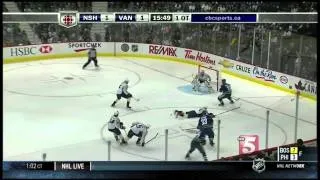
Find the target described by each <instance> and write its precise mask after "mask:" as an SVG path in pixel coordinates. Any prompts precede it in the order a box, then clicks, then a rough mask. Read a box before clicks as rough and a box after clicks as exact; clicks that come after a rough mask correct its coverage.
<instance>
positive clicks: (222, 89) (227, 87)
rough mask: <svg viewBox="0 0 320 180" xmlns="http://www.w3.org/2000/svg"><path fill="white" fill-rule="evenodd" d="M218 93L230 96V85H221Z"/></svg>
mask: <svg viewBox="0 0 320 180" xmlns="http://www.w3.org/2000/svg"><path fill="white" fill-rule="evenodd" d="M219 91H220V92H222V93H223V94H231V93H232V89H231V85H230V84H228V83H225V84H222V85H221V87H220V90H219Z"/></svg>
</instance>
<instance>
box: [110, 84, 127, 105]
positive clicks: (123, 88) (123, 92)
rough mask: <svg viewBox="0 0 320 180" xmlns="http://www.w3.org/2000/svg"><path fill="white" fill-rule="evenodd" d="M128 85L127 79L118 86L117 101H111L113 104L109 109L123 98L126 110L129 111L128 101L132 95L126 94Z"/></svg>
mask: <svg viewBox="0 0 320 180" xmlns="http://www.w3.org/2000/svg"><path fill="white" fill-rule="evenodd" d="M128 84H129V80H128V79H126V80H125V81H123V82H122V83H121V84H120V86H119V89H118V91H117V99H116V100H115V101H113V103H112V104H111V107H114V106H115V105H116V103H117V102H118V101H119V100H120V99H121V97H123V98H125V99H127V108H129V109H131V107H130V101H131V98H132V94H131V93H129V92H128V87H129V86H128Z"/></svg>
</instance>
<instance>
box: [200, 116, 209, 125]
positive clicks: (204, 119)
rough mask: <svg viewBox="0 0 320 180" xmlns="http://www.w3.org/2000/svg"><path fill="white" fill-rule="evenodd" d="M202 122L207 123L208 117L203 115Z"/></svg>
mask: <svg viewBox="0 0 320 180" xmlns="http://www.w3.org/2000/svg"><path fill="white" fill-rule="evenodd" d="M200 121H201V123H202V125H206V124H207V123H208V122H207V117H205V116H204V117H201V120H200Z"/></svg>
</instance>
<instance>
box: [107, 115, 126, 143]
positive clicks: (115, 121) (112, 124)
mask: <svg viewBox="0 0 320 180" xmlns="http://www.w3.org/2000/svg"><path fill="white" fill-rule="evenodd" d="M118 116H119V112H118V111H116V112H115V113H114V114H113V116H111V118H110V120H109V122H108V130H109V131H110V132H112V133H113V135H114V138H115V139H116V141H117V142H119V141H120V140H121V142H120V144H126V143H127V142H126V141H125V140H124V137H123V136H122V134H121V131H120V129H125V128H126V127H125V126H124V125H123V123H122V122H121V121H120V119H119V117H118ZM119 137H120V139H119Z"/></svg>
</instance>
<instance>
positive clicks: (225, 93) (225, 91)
mask: <svg viewBox="0 0 320 180" xmlns="http://www.w3.org/2000/svg"><path fill="white" fill-rule="evenodd" d="M219 92H222V94H221V95H220V96H218V100H219V101H220V104H219V106H224V103H223V99H226V98H227V99H229V101H230V103H231V104H233V103H234V101H233V100H232V98H231V96H232V89H231V85H230V84H228V83H227V82H226V80H225V79H222V84H221V87H220V89H219Z"/></svg>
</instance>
